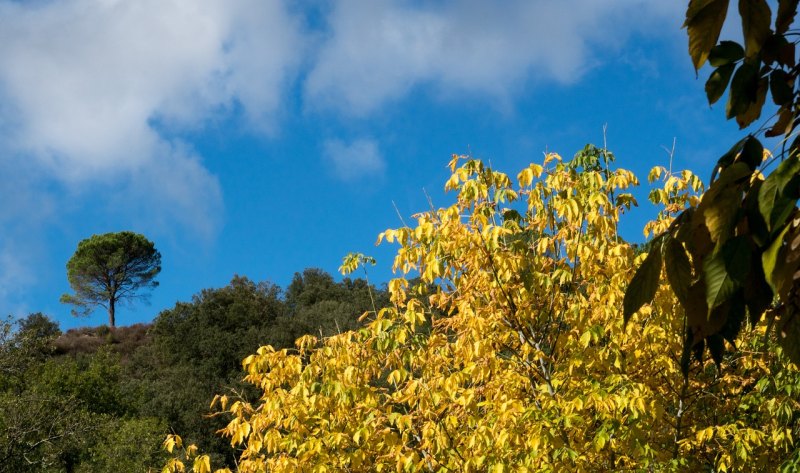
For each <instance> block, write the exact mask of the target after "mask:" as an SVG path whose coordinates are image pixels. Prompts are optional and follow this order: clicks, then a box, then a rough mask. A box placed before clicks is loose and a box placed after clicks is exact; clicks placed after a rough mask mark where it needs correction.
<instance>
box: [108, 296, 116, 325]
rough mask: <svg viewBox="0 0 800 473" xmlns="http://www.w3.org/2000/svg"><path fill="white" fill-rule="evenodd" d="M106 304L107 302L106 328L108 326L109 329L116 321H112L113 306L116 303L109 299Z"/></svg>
mask: <svg viewBox="0 0 800 473" xmlns="http://www.w3.org/2000/svg"><path fill="white" fill-rule="evenodd" d="M108 302H109V303H108V326H109V327H111V328H114V323H115V321H116V320H115V319H114V304H115V303H116V302H117V301H115V300H114V299H111V300H110V301H108Z"/></svg>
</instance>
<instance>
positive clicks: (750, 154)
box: [738, 135, 764, 171]
mask: <svg viewBox="0 0 800 473" xmlns="http://www.w3.org/2000/svg"><path fill="white" fill-rule="evenodd" d="M763 159H764V147H763V146H762V145H761V142H760V141H758V140H757V139H756V138H755V137H754V136H753V135H749V136H748V137H747V140H745V142H744V146H742V152H741V154H740V155H739V159H738V160H739V161H741V162H743V163H746V164H747V165H748V166H750V169H751V170H753V171H755V170H756V168H758V167H759V166H760V165H761V161H762V160H763Z"/></svg>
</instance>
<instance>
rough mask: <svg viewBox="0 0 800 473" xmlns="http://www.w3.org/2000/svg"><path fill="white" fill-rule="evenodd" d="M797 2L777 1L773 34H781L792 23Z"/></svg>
mask: <svg viewBox="0 0 800 473" xmlns="http://www.w3.org/2000/svg"><path fill="white" fill-rule="evenodd" d="M797 3H798V0H778V15H777V16H776V17H775V33H777V34H783V33H786V31H787V30H788V29H789V27H790V26H791V25H792V23H793V22H794V17H795V15H796V14H797Z"/></svg>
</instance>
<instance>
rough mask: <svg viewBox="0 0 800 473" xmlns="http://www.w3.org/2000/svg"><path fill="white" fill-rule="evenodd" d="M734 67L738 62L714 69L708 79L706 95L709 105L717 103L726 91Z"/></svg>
mask: <svg viewBox="0 0 800 473" xmlns="http://www.w3.org/2000/svg"><path fill="white" fill-rule="evenodd" d="M734 68H736V64H725V65H723V66H720V67H718V68H716V69H714V72H712V73H711V76H709V78H708V80H707V81H706V97H708V104H709V105H713V104H715V103H716V102H717V100H719V99H720V97H722V94H723V93H725V89H726V88H727V87H728V82H730V80H731V75H732V74H733V70H734Z"/></svg>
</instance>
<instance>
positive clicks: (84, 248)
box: [61, 232, 161, 327]
mask: <svg viewBox="0 0 800 473" xmlns="http://www.w3.org/2000/svg"><path fill="white" fill-rule="evenodd" d="M159 272H161V253H159V252H158V250H156V249H155V245H154V244H153V242H151V241H150V240H148V239H147V238H145V237H144V236H143V235H140V234H138V233H133V232H119V233H105V234H102V235H92V236H91V237H90V238H87V239H85V240H82V241H81V242H80V243H78V249H77V250H76V251H75V254H74V255H72V258H70V260H69V261H68V262H67V279H68V280H69V285H70V287H71V288H72V290H73V291H74V292H75V293H74V294H64V295H63V296H61V301H62V302H64V303H66V304H72V305H74V306H75V308H76V309H75V310H73V313H74V314H80V313H88V312H91V311H92V310H93V309H94V307H96V306H100V307H104V308H105V309H106V310H108V324H109V326H111V327H114V326H115V324H116V319H115V313H116V307H117V304H118V303H119V302H122V301H126V300H128V301H129V300H133V299H136V298H144V297H146V295H145V294H140V293H139V291H140V290H143V289H151V288H154V287H156V286H158V282H157V281H156V280H155V277H156V276H157V275H158V273H159Z"/></svg>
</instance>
